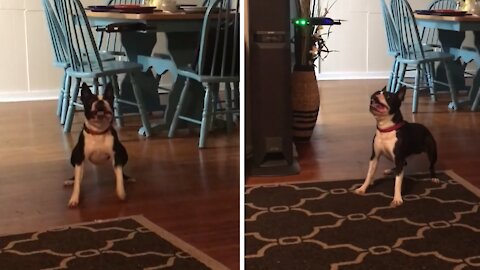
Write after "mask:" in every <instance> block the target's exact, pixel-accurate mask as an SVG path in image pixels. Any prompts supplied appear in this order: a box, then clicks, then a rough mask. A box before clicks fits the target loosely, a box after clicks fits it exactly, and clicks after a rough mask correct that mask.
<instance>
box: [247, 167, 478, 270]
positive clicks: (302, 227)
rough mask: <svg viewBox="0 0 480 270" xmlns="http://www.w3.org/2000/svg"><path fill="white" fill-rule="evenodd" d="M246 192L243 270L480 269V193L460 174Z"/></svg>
mask: <svg viewBox="0 0 480 270" xmlns="http://www.w3.org/2000/svg"><path fill="white" fill-rule="evenodd" d="M438 177H439V179H440V183H433V182H432V181H430V179H429V178H428V175H426V174H423V175H422V174H419V175H412V176H407V177H405V178H404V183H403V190H402V195H403V200H404V203H403V205H401V206H399V207H396V208H392V207H390V202H391V201H392V198H393V196H392V195H393V189H394V179H393V177H388V176H386V177H384V178H380V179H377V180H376V181H375V183H374V185H373V186H371V187H369V189H368V190H367V192H366V194H365V195H357V194H355V193H353V190H355V189H356V188H358V187H359V186H360V185H361V184H362V183H363V180H344V181H332V182H308V183H287V184H273V185H258V186H247V187H246V189H245V219H246V220H245V269H247V270H254V269H277V270H281V269H285V270H287V269H288V270H292V269H331V270H336V269H342V270H343V269H345V270H347V269H348V270H353V269H365V270H375V269H388V270H396V269H398V270H405V269H433V270H441V269H456V270H460V269H462V270H470V269H480V210H479V208H480V198H479V195H480V193H479V191H478V189H477V188H475V187H473V186H472V185H471V184H469V183H468V182H467V181H465V180H463V179H462V178H461V177H459V176H458V175H456V174H455V173H453V172H451V171H448V172H440V173H438Z"/></svg>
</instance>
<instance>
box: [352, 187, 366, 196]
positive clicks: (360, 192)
mask: <svg viewBox="0 0 480 270" xmlns="http://www.w3.org/2000/svg"><path fill="white" fill-rule="evenodd" d="M366 191H367V188H366V187H364V186H361V187H359V188H357V189H355V191H354V192H355V194H359V195H363V194H365V192H366Z"/></svg>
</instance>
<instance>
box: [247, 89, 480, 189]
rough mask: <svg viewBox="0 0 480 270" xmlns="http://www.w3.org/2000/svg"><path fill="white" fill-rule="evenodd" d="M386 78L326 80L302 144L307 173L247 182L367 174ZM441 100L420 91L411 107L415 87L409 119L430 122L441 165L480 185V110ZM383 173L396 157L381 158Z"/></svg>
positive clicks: (410, 169) (419, 161)
mask: <svg viewBox="0 0 480 270" xmlns="http://www.w3.org/2000/svg"><path fill="white" fill-rule="evenodd" d="M385 83H386V80H352V81H320V82H319V90H320V99H321V100H320V104H321V106H320V114H319V117H318V121H317V126H316V127H315V130H314V134H313V137H312V139H311V141H310V142H309V143H305V144H297V151H298V161H299V163H300V166H301V173H300V174H299V175H295V176H288V177H248V178H247V181H246V183H247V184H258V183H272V182H288V181H315V180H316V181H318V180H341V179H363V178H364V177H365V175H366V173H367V168H368V160H369V157H370V154H371V142H372V137H373V135H374V132H375V121H374V119H373V117H372V116H371V115H370V113H369V112H368V104H369V98H370V95H371V94H372V93H373V92H374V91H375V90H380V89H381V88H382V87H383V86H384V85H385ZM438 96H439V100H438V101H437V102H432V101H430V98H429V97H427V96H421V97H420V99H419V100H420V104H419V109H418V113H416V114H412V113H411V104H412V96H411V92H410V91H409V92H408V94H407V97H406V99H405V102H404V103H403V105H402V112H403V116H404V118H405V120H407V121H410V122H418V123H422V124H424V125H426V126H427V127H428V128H429V129H430V130H431V131H432V133H433V135H434V137H435V139H436V141H437V147H438V152H439V153H438V162H437V166H436V168H437V170H447V169H449V170H454V171H455V172H456V173H457V174H459V175H460V176H462V177H464V178H465V179H467V180H468V181H470V182H471V183H473V184H474V185H476V186H477V187H480V159H479V158H478V157H479V156H480V153H479V152H480V140H479V138H480V112H470V111H469V109H462V110H461V111H456V112H452V111H449V110H448V108H447V104H448V102H449V100H450V96H449V94H448V93H439V95H438ZM380 160H381V161H380V163H379V168H378V170H377V174H376V175H377V176H380V175H381V172H382V171H383V169H386V168H390V166H391V162H390V161H388V160H386V159H383V158H381V159H380ZM427 165H428V162H427V158H426V157H425V156H424V155H418V156H414V157H412V158H410V159H409V160H408V166H407V169H406V172H407V173H414V172H425V171H427V169H428V167H427Z"/></svg>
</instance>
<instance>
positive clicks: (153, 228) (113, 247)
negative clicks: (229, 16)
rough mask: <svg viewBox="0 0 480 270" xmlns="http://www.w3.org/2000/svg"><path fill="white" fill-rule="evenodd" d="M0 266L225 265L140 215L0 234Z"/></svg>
mask: <svg viewBox="0 0 480 270" xmlns="http://www.w3.org/2000/svg"><path fill="white" fill-rule="evenodd" d="M0 269H2V270H7V269H8V270H14V269H18V270H20V269H21V270H33V269H45V270H46V269H49V270H53V269H78V270H88V269H92V270H109V269H112V270H134V269H149V270H154V269H181V270H187V269H192V270H193V269H194V270H197V269H215V270H216V269H227V268H226V267H225V266H223V265H222V264H220V263H219V262H216V261H214V260H213V259H211V258H210V257H208V256H207V255H205V254H203V253H202V252H200V251H199V250H197V249H195V248H193V247H192V246H190V245H188V244H186V243H185V242H183V241H182V240H180V239H178V238H177V237H175V236H174V235H172V234H170V233H169V232H167V231H165V230H164V229H162V228H160V227H158V226H157V225H155V224H153V223H151V222H150V221H149V220H147V219H146V218H144V217H143V216H131V217H127V218H122V219H115V220H104V221H98V222H91V223H84V224H76V225H68V226H65V227H62V228H56V229H52V230H47V231H41V232H35V233H25V234H17V235H7V236H2V237H0Z"/></svg>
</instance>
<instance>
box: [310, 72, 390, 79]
mask: <svg viewBox="0 0 480 270" xmlns="http://www.w3.org/2000/svg"><path fill="white" fill-rule="evenodd" d="M389 74H390V72H389V71H376V72H322V73H320V74H317V80H319V81H327V80H359V79H387V78H388V76H389Z"/></svg>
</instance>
